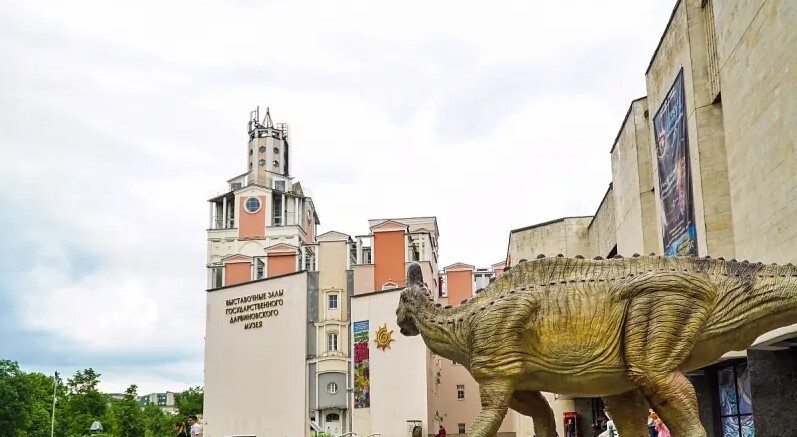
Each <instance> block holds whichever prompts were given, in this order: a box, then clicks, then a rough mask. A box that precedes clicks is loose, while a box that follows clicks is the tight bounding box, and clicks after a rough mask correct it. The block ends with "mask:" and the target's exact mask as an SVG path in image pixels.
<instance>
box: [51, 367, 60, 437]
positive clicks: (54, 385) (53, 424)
mask: <svg viewBox="0 0 797 437" xmlns="http://www.w3.org/2000/svg"><path fill="white" fill-rule="evenodd" d="M56 388H58V372H55V378H53V415H52V419H51V421H50V437H53V435H54V434H55V389H56Z"/></svg>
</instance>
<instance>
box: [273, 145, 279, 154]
mask: <svg viewBox="0 0 797 437" xmlns="http://www.w3.org/2000/svg"><path fill="white" fill-rule="evenodd" d="M274 153H275V154H277V155H279V153H280V149H279V147H275V148H274Z"/></svg>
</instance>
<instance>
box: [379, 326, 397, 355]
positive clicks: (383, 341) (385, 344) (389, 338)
mask: <svg viewBox="0 0 797 437" xmlns="http://www.w3.org/2000/svg"><path fill="white" fill-rule="evenodd" d="M374 341H375V342H376V347H378V348H379V349H382V350H385V349H386V348H388V349H389V348H390V343H391V342H393V341H396V340H393V331H388V330H387V323H385V324H383V325H382V326H380V327H379V329H378V330H377V331H376V338H375V339H374Z"/></svg>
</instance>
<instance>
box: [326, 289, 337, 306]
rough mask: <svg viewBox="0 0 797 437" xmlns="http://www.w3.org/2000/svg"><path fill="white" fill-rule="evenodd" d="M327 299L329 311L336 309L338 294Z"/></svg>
mask: <svg viewBox="0 0 797 437" xmlns="http://www.w3.org/2000/svg"><path fill="white" fill-rule="evenodd" d="M327 298H328V300H329V309H331V310H336V309H338V294H337V293H333V294H330V295H329V296H328V297H327Z"/></svg>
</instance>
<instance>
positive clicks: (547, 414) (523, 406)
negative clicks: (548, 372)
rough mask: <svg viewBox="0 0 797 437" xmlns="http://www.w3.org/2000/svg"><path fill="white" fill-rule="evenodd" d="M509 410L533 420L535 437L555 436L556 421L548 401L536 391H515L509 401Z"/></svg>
mask: <svg viewBox="0 0 797 437" xmlns="http://www.w3.org/2000/svg"><path fill="white" fill-rule="evenodd" d="M509 408H511V409H513V410H515V411H517V412H518V413H520V414H522V415H524V416H529V417H531V418H532V420H534V434H535V435H536V436H537V437H553V436H555V435H556V419H554V415H553V410H552V409H551V405H550V404H548V401H547V400H546V399H545V397H544V396H543V395H542V393H540V392H538V391H523V390H516V391H515V392H514V393H513V394H512V399H511V400H510V401H509Z"/></svg>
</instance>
